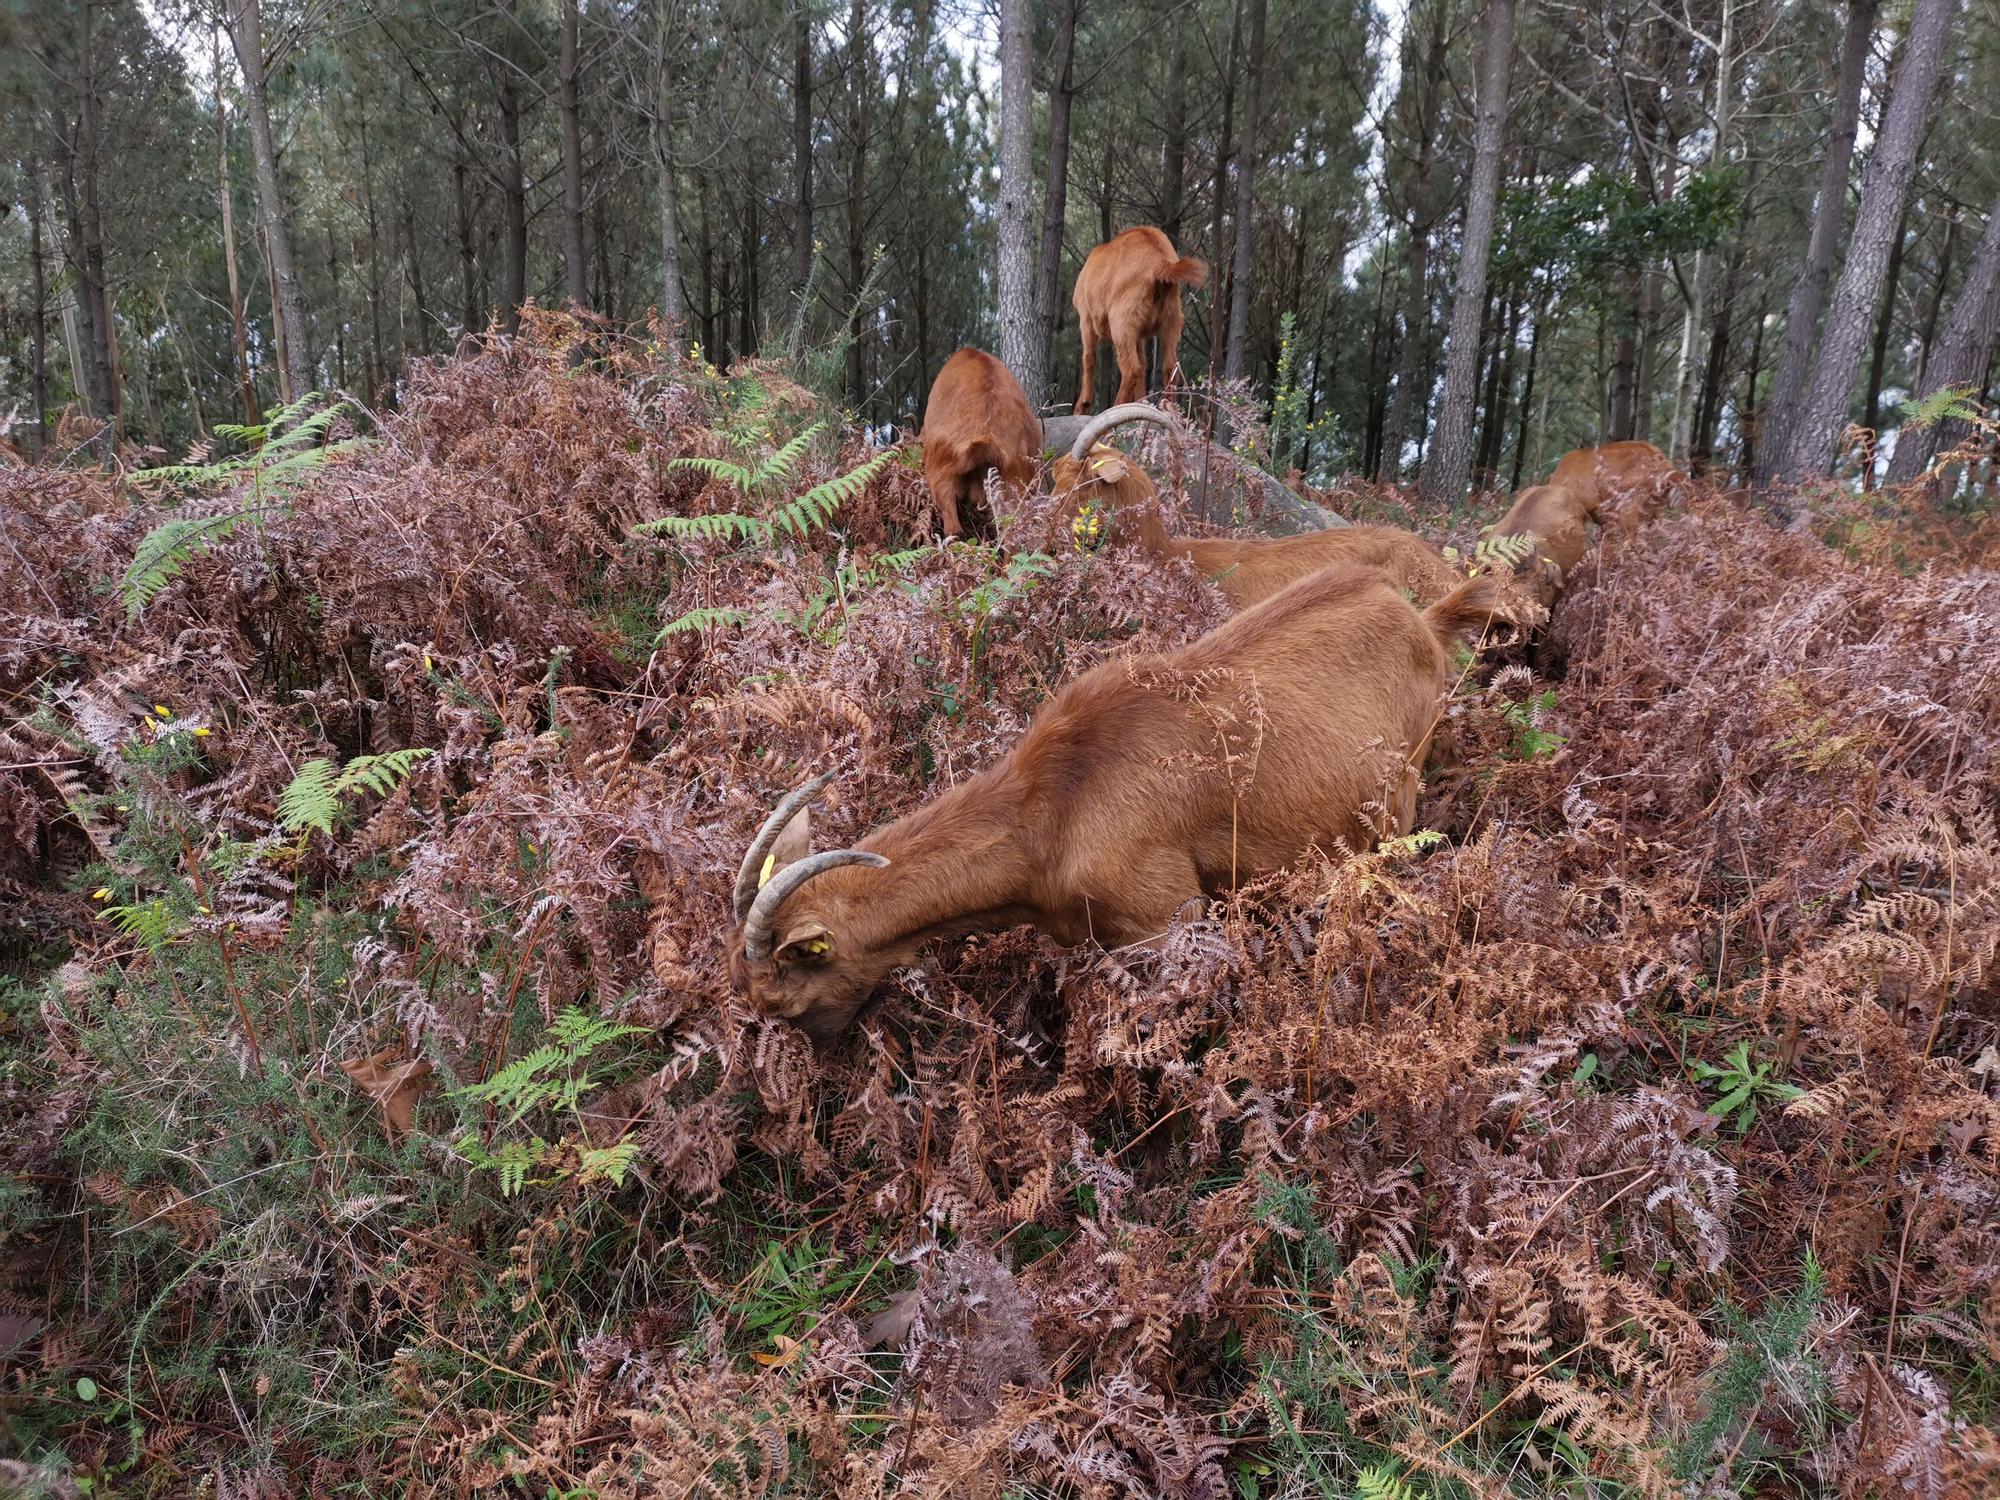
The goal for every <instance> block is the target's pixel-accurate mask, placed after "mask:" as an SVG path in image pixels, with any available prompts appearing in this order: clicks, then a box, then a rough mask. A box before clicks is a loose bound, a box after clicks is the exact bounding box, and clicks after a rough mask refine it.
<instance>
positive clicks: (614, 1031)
mask: <svg viewBox="0 0 2000 1500" xmlns="http://www.w3.org/2000/svg"><path fill="white" fill-rule="evenodd" d="M645 1029H646V1028H645V1027H643V1026H627V1025H625V1024H623V1023H622V1022H618V1021H609V1020H606V1019H605V1018H604V1017H603V1016H593V1015H591V1014H590V1013H589V1012H587V1011H581V1010H578V1009H576V1008H575V1007H574V1006H571V1007H568V1008H567V1009H565V1010H564V1011H563V1012H562V1014H561V1015H559V1016H557V1017H556V1018H555V1020H554V1022H552V1023H551V1024H550V1026H549V1035H550V1036H552V1037H554V1038H555V1039H556V1042H557V1043H558V1045H560V1046H561V1047H563V1048H564V1049H565V1050H567V1051H568V1052H569V1054H570V1057H571V1059H572V1060H575V1059H579V1058H584V1057H588V1056H589V1055H590V1054H591V1053H592V1052H595V1051H596V1050H597V1049H598V1048H599V1047H601V1046H603V1045H604V1044H605V1043H606V1042H611V1041H616V1040H617V1039H618V1038H619V1037H621V1036H638V1035H640V1034H641V1033H642V1032H644V1031H645Z"/></svg>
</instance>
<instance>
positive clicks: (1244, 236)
mask: <svg viewBox="0 0 2000 1500" xmlns="http://www.w3.org/2000/svg"><path fill="white" fill-rule="evenodd" d="M1508 3H1510V4H1511V3H1512V0H1508ZM1265 8H1266V7H1265V0H1250V55H1249V57H1248V59H1247V60H1246V69H1245V74H1244V81H1243V146H1242V149H1241V150H1239V151H1238V152H1237V154H1236V254H1235V259H1234V262H1233V264H1232V265H1231V267H1230V273H1229V348H1228V352H1227V354H1226V355H1225V357H1224V373H1225V374H1226V375H1227V377H1228V378H1229V379H1231V380H1241V379H1242V378H1243V376H1244V374H1245V372H1246V371H1247V369H1248V368H1249V346H1250V258H1251V252H1252V250H1253V249H1254V248H1255V247H1254V244H1253V241H1254V237H1255V229H1256V226H1255V224H1254V222H1253V219H1254V211H1255V208H1256V180H1257V111H1258V109H1259V107H1260V106H1261V104H1262V102H1263V101H1262V99H1261V98H1260V97H1259V96H1260V95H1261V94H1262V92H1263V87H1264V12H1265Z"/></svg>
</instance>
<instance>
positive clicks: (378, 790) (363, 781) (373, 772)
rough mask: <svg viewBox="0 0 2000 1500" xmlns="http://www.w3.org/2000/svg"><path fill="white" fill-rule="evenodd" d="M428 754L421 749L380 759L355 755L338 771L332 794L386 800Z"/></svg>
mask: <svg viewBox="0 0 2000 1500" xmlns="http://www.w3.org/2000/svg"><path fill="white" fill-rule="evenodd" d="M430 753H431V752H430V751H429V750H425V749H422V748H418V749H409V750H391V751H388V752H387V753H385V754H382V755H357V756H355V757H354V759H353V760H350V761H349V762H348V763H347V764H346V765H345V766H343V767H342V768H341V772H340V779H339V780H338V781H336V782H334V784H333V790H334V791H335V793H337V794H338V793H344V792H352V791H356V790H361V791H369V792H373V793H375V795H376V796H378V797H386V796H388V795H389V794H390V793H391V792H393V791H395V790H396V788H397V787H399V786H401V785H402V784H403V778H404V777H406V776H408V775H409V774H410V770H411V768H412V767H413V766H415V765H416V763H417V762H418V761H420V760H422V759H423V758H424V757H425V756H427V755H429V754H430Z"/></svg>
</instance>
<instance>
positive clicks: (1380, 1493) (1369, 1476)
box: [1354, 1464, 1417, 1500]
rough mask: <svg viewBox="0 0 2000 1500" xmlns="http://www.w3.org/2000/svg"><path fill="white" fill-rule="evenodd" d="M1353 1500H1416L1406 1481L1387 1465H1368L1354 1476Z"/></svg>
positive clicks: (1415, 1493) (1415, 1495)
mask: <svg viewBox="0 0 2000 1500" xmlns="http://www.w3.org/2000/svg"><path fill="white" fill-rule="evenodd" d="M1354 1494H1355V1500H1417V1492H1416V1491H1415V1490H1413V1489H1411V1488H1410V1482H1409V1481H1408V1480H1407V1479H1403V1478H1401V1477H1399V1476H1398V1475H1397V1473H1396V1471H1395V1470H1394V1469H1393V1468H1391V1467H1390V1466H1388V1465H1387V1464H1370V1465H1369V1466H1368V1467H1367V1468H1365V1469H1363V1470H1362V1471H1361V1472H1360V1473H1359V1474H1356V1475H1355V1476H1354Z"/></svg>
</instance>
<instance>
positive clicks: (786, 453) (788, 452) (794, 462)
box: [754, 422, 826, 486]
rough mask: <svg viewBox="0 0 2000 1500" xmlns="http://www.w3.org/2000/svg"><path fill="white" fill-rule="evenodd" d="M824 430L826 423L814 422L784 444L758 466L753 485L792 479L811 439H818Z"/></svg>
mask: <svg viewBox="0 0 2000 1500" xmlns="http://www.w3.org/2000/svg"><path fill="white" fill-rule="evenodd" d="M825 428H826V423H824V422H814V423H813V424H812V425H811V426H810V427H808V428H806V430H805V431H804V432H801V433H800V434H799V435H798V436H797V437H795V438H793V439H792V440H791V441H790V442H789V443H787V444H785V446H784V447H782V448H780V449H779V450H778V451H777V452H776V453H773V454H772V455H771V456H770V457H769V458H767V459H765V460H764V462H763V463H762V464H760V465H758V468H757V473H756V476H755V479H754V483H756V484H758V485H759V486H762V485H766V484H769V483H771V482H772V481H773V480H785V479H790V478H791V477H792V470H793V469H795V468H797V467H798V462H799V460H800V459H801V458H803V457H804V456H805V451H806V449H808V448H810V447H811V446H812V441H813V439H814V438H816V437H818V436H819V435H820V433H821V432H822V431H824V430H825Z"/></svg>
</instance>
